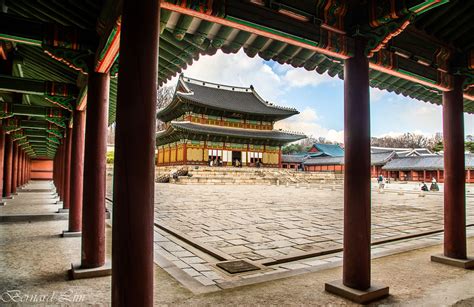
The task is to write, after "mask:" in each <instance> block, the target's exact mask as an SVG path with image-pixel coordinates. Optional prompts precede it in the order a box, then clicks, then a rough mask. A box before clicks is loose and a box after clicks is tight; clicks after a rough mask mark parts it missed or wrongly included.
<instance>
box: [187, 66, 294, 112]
mask: <svg viewBox="0 0 474 307" xmlns="http://www.w3.org/2000/svg"><path fill="white" fill-rule="evenodd" d="M179 80H180V81H181V82H182V83H183V85H184V86H185V88H186V89H188V90H189V87H188V86H187V85H186V83H187V82H189V83H191V84H195V85H199V86H205V87H210V88H215V89H221V90H227V91H236V90H237V91H239V92H243V93H249V94H253V95H254V96H255V98H257V100H258V101H259V102H261V103H262V104H263V105H265V106H266V107H269V108H274V109H279V110H285V111H296V112H298V110H296V108H292V107H284V106H279V105H275V104H273V103H270V102H268V101H266V100H264V99H262V97H261V96H260V95H259V94H258V93H257V91H256V90H255V88H254V87H253V85H250V86H249V87H243V86H234V85H227V84H221V83H215V82H208V81H204V80H199V79H194V78H190V77H186V76H185V75H184V74H180V75H179ZM209 85H212V86H209ZM189 91H190V92H192V90H189ZM298 113H299V112H298Z"/></svg>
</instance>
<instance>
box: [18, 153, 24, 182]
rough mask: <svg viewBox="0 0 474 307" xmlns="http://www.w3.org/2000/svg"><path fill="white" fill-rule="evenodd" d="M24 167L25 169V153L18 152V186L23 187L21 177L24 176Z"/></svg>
mask: <svg viewBox="0 0 474 307" xmlns="http://www.w3.org/2000/svg"><path fill="white" fill-rule="evenodd" d="M24 167H25V152H24V151H23V149H21V150H20V167H19V171H20V173H19V176H18V186H19V187H20V186H23V175H24V172H25V170H24Z"/></svg>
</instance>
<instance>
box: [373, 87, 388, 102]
mask: <svg viewBox="0 0 474 307" xmlns="http://www.w3.org/2000/svg"><path fill="white" fill-rule="evenodd" d="M387 93H388V92H387V91H385V90H381V89H378V88H373V87H371V88H370V102H377V101H380V100H381V99H382V98H383V97H384V96H385V95H386V94H387Z"/></svg>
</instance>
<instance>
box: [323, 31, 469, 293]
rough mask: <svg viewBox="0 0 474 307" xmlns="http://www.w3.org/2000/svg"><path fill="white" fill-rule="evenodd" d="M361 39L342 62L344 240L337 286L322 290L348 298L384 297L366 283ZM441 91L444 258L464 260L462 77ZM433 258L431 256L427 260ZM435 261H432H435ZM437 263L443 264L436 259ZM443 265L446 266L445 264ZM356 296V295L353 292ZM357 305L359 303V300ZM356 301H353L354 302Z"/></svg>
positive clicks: (365, 88) (365, 97)
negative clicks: (443, 170)
mask: <svg viewBox="0 0 474 307" xmlns="http://www.w3.org/2000/svg"><path fill="white" fill-rule="evenodd" d="M365 44H366V42H365V41H364V39H361V38H356V39H355V50H354V56H353V57H352V58H350V59H348V60H346V61H345V63H344V145H345V148H344V149H345V156H344V159H345V161H344V164H345V172H344V239H343V242H344V243H343V244H344V246H343V276H342V281H341V282H338V281H337V282H332V283H328V284H326V290H328V291H330V292H333V293H336V294H338V295H342V296H344V297H347V298H352V299H354V295H353V294H354V293H355V292H353V291H352V290H348V289H356V290H359V291H364V292H373V294H374V295H369V296H367V297H368V298H369V299H370V300H373V299H376V298H377V296H378V297H379V298H380V297H382V296H385V295H387V294H388V287H374V286H373V284H372V283H371V264H370V260H371V258H370V248H371V238H370V234H371V191H370V190H371V189H370V103H369V102H370V96H369V63H368V60H367V56H366V55H365V52H364V50H365ZM452 78H453V81H454V82H453V83H454V84H453V88H452V90H450V91H447V92H444V93H443V136H444V169H445V183H444V255H443V256H444V258H450V259H452V260H455V261H459V260H460V261H461V262H464V261H466V260H467V259H468V258H467V254H466V207H465V178H464V177H465V172H464V168H465V167H464V123H463V122H464V117H463V86H462V85H463V78H462V77H461V76H457V75H453V76H452ZM432 259H433V258H432ZM435 261H436V260H435ZM438 262H443V261H438ZM444 263H449V262H445V261H444ZM359 293H360V292H359ZM360 299H361V300H360V301H358V302H364V298H363V296H362V297H361V298H360ZM356 301H357V299H356Z"/></svg>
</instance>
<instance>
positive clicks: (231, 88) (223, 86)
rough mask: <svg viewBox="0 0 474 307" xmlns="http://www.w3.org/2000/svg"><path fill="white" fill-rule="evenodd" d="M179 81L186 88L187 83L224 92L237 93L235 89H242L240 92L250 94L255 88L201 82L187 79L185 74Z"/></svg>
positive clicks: (181, 75) (180, 76)
mask: <svg viewBox="0 0 474 307" xmlns="http://www.w3.org/2000/svg"><path fill="white" fill-rule="evenodd" d="M179 80H180V81H182V82H183V84H185V86H186V82H189V83H191V84H196V85H201V86H207V87H212V88H218V89H223V90H231V91H235V89H240V90H245V91H244V92H248V93H249V92H250V91H251V90H252V88H253V87H252V86H250V87H244V86H235V85H228V84H222V83H215V82H209V81H204V80H199V79H195V78H190V77H186V76H185V75H184V74H180V75H179ZM209 85H212V86H209ZM186 88H187V89H188V87H187V86H186Z"/></svg>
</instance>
